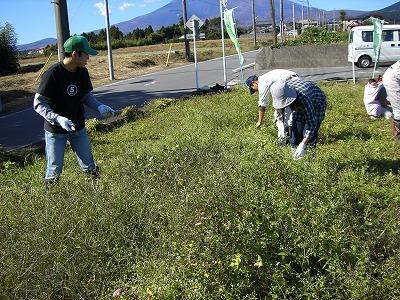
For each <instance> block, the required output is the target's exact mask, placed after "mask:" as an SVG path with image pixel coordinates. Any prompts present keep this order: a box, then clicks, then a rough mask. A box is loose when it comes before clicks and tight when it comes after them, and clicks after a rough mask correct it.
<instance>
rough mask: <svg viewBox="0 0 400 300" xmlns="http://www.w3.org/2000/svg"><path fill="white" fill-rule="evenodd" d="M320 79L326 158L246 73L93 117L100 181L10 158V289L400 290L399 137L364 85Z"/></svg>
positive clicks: (2, 292)
mask: <svg viewBox="0 0 400 300" xmlns="http://www.w3.org/2000/svg"><path fill="white" fill-rule="evenodd" d="M320 86H321V87H322V88H323V90H324V91H325V92H326V93H327V95H328V110H327V116H326V119H325V121H324V123H323V124H322V127H321V130H320V139H319V140H320V142H319V145H318V150H317V153H316V158H315V159H313V160H311V159H304V160H301V161H293V160H292V159H291V155H290V154H291V151H290V148H288V147H283V148H282V147H279V146H277V145H276V129H275V128H274V125H273V122H272V110H271V108H269V110H268V114H267V120H266V123H265V124H264V126H263V127H262V128H261V129H260V130H256V129H255V123H256V119H257V99H256V97H255V96H250V95H249V94H248V92H246V91H245V90H244V89H241V88H238V89H235V90H233V91H231V92H227V93H221V94H214V95H204V96H196V97H190V98H189V99H184V100H180V101H177V102H175V103H173V104H171V105H169V106H166V107H158V108H157V107H153V108H152V109H151V112H150V113H149V114H147V115H146V116H145V117H144V118H142V119H139V120H137V121H135V122H130V123H126V124H125V125H124V126H122V127H119V128H116V129H114V130H113V131H109V132H106V133H100V132H94V131H92V132H91V136H92V141H93V148H94V155H95V157H96V159H97V162H98V164H99V166H100V168H101V171H102V177H101V179H100V180H99V181H98V182H92V180H90V179H85V177H84V176H83V175H82V174H81V172H80V170H79V168H78V164H77V162H76V161H75V157H74V156H73V153H72V151H70V150H69V151H68V153H67V155H66V161H65V169H64V173H63V176H62V178H61V180H60V181H59V183H58V184H57V185H55V186H54V187H53V188H52V189H51V190H50V191H48V192H47V193H45V190H44V187H43V183H42V178H41V177H42V175H43V172H44V168H45V159H44V158H43V157H40V156H37V157H34V158H33V160H29V161H28V163H27V165H26V166H24V167H21V166H18V165H16V164H14V163H12V162H3V171H2V172H1V173H0V182H1V185H0V198H1V200H0V201H1V203H0V299H112V294H113V292H114V291H115V290H117V289H118V288H121V289H122V296H121V297H120V298H119V299H399V298H400V288H399V282H400V236H399V230H400V226H399V225H400V195H399V187H400V176H399V172H400V164H399V144H398V143H396V142H395V141H394V140H392V138H391V137H390V123H389V121H388V120H377V121H371V120H369V118H368V116H367V115H366V113H365V110H364V106H363V103H362V93H363V86H362V85H355V86H354V85H351V84H345V83H326V84H321V85H320ZM153 106H154V105H153Z"/></svg>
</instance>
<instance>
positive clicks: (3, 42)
mask: <svg viewBox="0 0 400 300" xmlns="http://www.w3.org/2000/svg"><path fill="white" fill-rule="evenodd" d="M18 69H19V64H18V51H17V35H16V33H15V31H14V28H13V26H12V25H11V24H10V23H8V22H6V23H5V25H4V26H0V75H10V74H14V73H16V72H17V71H18Z"/></svg>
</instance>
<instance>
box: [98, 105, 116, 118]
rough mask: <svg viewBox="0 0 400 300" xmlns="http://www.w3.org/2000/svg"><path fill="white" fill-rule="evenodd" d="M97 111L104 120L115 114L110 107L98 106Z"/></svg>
mask: <svg viewBox="0 0 400 300" xmlns="http://www.w3.org/2000/svg"><path fill="white" fill-rule="evenodd" d="M97 110H98V111H99V113H100V114H101V115H102V116H103V117H104V118H108V117H110V116H113V115H114V114H115V111H114V110H113V109H112V108H111V107H109V106H107V105H104V104H101V105H99V107H97Z"/></svg>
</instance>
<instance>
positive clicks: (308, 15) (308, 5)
mask: <svg viewBox="0 0 400 300" xmlns="http://www.w3.org/2000/svg"><path fill="white" fill-rule="evenodd" d="M307 19H308V20H307V27H310V1H309V0H307Z"/></svg>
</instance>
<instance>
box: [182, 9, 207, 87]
mask: <svg viewBox="0 0 400 300" xmlns="http://www.w3.org/2000/svg"><path fill="white" fill-rule="evenodd" d="M185 25H186V27H188V28H189V29H190V30H191V31H193V52H194V69H195V71H196V89H197V90H198V89H199V74H198V69H197V51H196V39H199V38H200V32H199V29H200V27H201V26H203V25H204V22H203V21H202V20H200V18H199V17H198V16H196V15H193V16H191V17H190V19H189V20H188V21H187V22H186V24H185Z"/></svg>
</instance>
